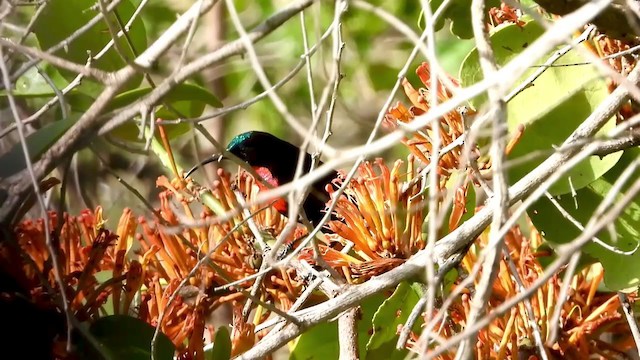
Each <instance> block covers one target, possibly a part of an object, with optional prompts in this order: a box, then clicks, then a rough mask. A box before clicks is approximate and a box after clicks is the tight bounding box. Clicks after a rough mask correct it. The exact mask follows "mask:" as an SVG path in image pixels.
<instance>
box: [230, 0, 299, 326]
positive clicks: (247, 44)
mask: <svg viewBox="0 0 640 360" xmlns="http://www.w3.org/2000/svg"><path fill="white" fill-rule="evenodd" d="M226 6H227V10H228V11H229V15H230V17H231V22H232V23H233V25H234V27H235V28H236V31H237V32H238V34H239V35H240V40H241V42H242V44H243V46H244V48H245V51H246V53H247V55H248V57H249V61H250V62H251V66H252V68H253V70H254V72H255V73H256V75H257V76H258V79H259V80H260V83H261V84H262V86H263V87H264V88H265V89H270V88H273V86H272V85H271V83H270V81H269V79H268V78H267V76H266V74H265V72H264V69H263V67H262V65H261V64H260V60H259V59H258V56H257V54H256V51H255V48H254V47H253V43H252V41H251V39H250V38H249V36H248V34H247V32H246V30H245V29H244V26H243V25H242V23H241V21H240V18H239V17H238V13H237V11H236V9H235V4H234V3H233V1H232V0H228V1H226ZM268 95H269V98H270V99H271V101H272V102H273V103H274V105H275V106H276V108H277V109H278V110H279V111H280V112H281V114H282V115H283V117H284V118H285V120H287V122H288V123H289V124H290V125H291V126H292V127H294V128H296V130H298V131H299V129H302V125H301V124H299V123H298V122H297V120H295V119H294V118H293V116H292V115H291V114H289V112H288V110H287V109H286V105H285V104H284V102H283V101H282V99H281V98H280V97H279V96H278V95H277V93H275V92H269V93H268ZM306 132H307V131H306V130H303V131H302V133H306ZM303 156H304V155H302V156H300V158H304V157H303ZM303 191H306V190H303ZM292 203H293V204H295V205H296V206H292V207H291V208H290V209H289V220H288V222H287V224H286V226H285V229H284V231H283V232H282V234H281V235H280V236H279V239H278V240H277V241H276V244H275V246H274V248H273V249H272V251H271V252H270V254H268V255H267V254H265V255H266V256H264V258H263V263H262V264H261V266H260V271H259V272H260V273H263V272H264V270H265V269H267V267H269V265H270V264H271V261H269V259H271V258H273V254H274V253H277V251H278V248H279V246H280V245H281V244H282V243H283V242H284V240H285V237H286V235H287V234H288V233H289V232H290V231H291V230H293V228H294V227H295V226H296V219H297V218H298V211H299V208H300V203H299V202H292ZM265 276H266V273H264V274H263V275H260V276H259V277H257V278H256V281H255V282H254V284H253V286H252V289H251V294H252V295H254V296H255V294H256V293H257V291H258V289H259V286H260V285H261V284H262V280H263V279H264V277H265ZM250 310H251V300H250V299H247V302H246V303H245V306H244V308H243V311H242V313H243V317H245V318H246V317H247V316H248V315H249V311H250Z"/></svg>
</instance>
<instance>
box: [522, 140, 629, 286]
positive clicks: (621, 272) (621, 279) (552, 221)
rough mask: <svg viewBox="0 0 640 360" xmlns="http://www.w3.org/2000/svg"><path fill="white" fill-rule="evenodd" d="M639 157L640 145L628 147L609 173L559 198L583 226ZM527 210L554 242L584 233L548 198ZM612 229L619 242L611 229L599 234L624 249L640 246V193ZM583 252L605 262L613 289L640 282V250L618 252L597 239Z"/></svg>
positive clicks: (543, 233)
mask: <svg viewBox="0 0 640 360" xmlns="http://www.w3.org/2000/svg"><path fill="white" fill-rule="evenodd" d="M638 156H640V150H639V149H638V148H634V149H629V150H626V151H625V152H624V154H623V155H622V157H621V158H620V161H618V163H617V164H616V165H615V166H614V167H613V168H612V169H611V170H609V172H607V173H606V174H604V176H602V177H601V178H599V179H597V180H596V181H594V182H592V183H591V184H589V185H588V186H586V187H584V188H582V189H580V190H578V191H577V194H576V197H575V198H573V197H571V196H570V195H564V196H561V197H556V200H557V201H558V203H560V205H561V206H562V207H563V208H564V209H565V210H566V211H567V212H568V213H569V214H571V216H572V217H573V218H574V219H576V220H577V221H578V222H580V223H581V224H582V225H583V226H584V225H586V224H587V222H588V221H589V219H591V217H592V216H593V214H594V212H595V210H596V208H597V207H598V205H599V204H600V203H601V202H602V200H603V199H604V197H605V196H607V195H608V194H609V192H610V190H611V187H612V186H613V184H614V183H615V181H616V180H617V179H618V178H619V177H620V174H622V172H623V171H624V169H625V168H627V167H628V166H629V164H630V163H631V162H632V161H633V160H635V159H637V158H638ZM638 175H639V174H638V171H636V173H635V174H634V175H632V176H631V179H630V180H629V181H627V184H626V185H625V186H624V187H623V189H622V192H621V194H624V193H625V192H626V190H627V189H628V188H629V186H630V184H631V183H633V181H635V180H636V179H637V178H638ZM621 194H618V195H616V197H615V200H614V201H613V203H614V204H615V203H616V202H618V201H620V199H621V198H622V196H623V195H621ZM576 204H577V207H576ZM527 212H528V214H529V217H530V218H531V220H532V221H533V224H534V225H535V226H536V228H537V229H538V230H539V231H540V232H541V234H542V236H543V237H544V238H545V240H547V241H548V242H550V243H551V244H553V245H558V244H564V243H568V242H570V241H572V240H573V239H575V238H576V237H578V236H579V235H580V234H581V233H582V231H581V230H579V229H578V228H577V227H576V226H575V225H574V224H572V223H571V222H569V220H567V219H566V218H565V217H564V216H563V215H562V213H561V212H560V211H559V210H557V208H556V207H555V206H554V205H553V203H551V201H550V200H549V199H547V198H546V197H543V198H541V199H539V200H538V201H537V202H536V203H534V204H533V205H532V206H531V207H530V208H529V209H528V210H527ZM612 229H614V230H615V231H614V232H615V234H616V238H617V239H616V240H615V241H614V239H613V238H612V236H611V233H610V231H609V229H607V228H604V229H602V230H601V231H600V232H599V233H598V234H596V236H597V237H598V238H599V239H600V240H602V241H604V242H606V243H607V244H609V245H611V246H612V247H614V248H616V249H619V250H622V251H631V250H633V249H635V248H636V247H637V246H638V241H639V239H640V196H636V197H635V198H634V199H633V201H632V202H631V203H630V204H629V205H628V206H627V208H626V209H625V210H624V212H623V213H621V214H620V216H618V217H617V218H616V220H615V222H614V223H613V224H612ZM582 251H583V252H584V253H585V254H587V255H589V256H592V257H593V258H595V259H597V260H598V261H600V263H602V266H603V267H604V282H605V285H606V286H607V287H608V288H609V289H612V290H621V289H627V288H629V287H632V286H637V285H640V267H638V266H637V264H638V263H640V251H636V252H635V253H634V254H633V255H623V254H617V253H614V252H612V251H610V250H608V249H605V248H604V247H602V246H600V245H598V244H596V243H594V242H589V243H588V244H586V245H585V246H584V247H583V248H582Z"/></svg>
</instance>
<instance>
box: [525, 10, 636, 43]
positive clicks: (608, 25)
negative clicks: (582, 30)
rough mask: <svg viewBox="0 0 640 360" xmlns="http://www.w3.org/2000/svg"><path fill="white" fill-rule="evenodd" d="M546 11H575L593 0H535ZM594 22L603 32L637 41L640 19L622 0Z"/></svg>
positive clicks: (563, 13)
mask: <svg viewBox="0 0 640 360" xmlns="http://www.w3.org/2000/svg"><path fill="white" fill-rule="evenodd" d="M534 1H535V2H536V3H538V5H540V6H541V7H542V8H543V9H545V10H546V11H548V12H550V13H553V14H556V15H566V14H569V13H571V12H574V11H575V10H577V9H578V8H580V7H582V6H583V5H585V4H586V3H588V2H590V1H591V0H562V1H559V0H534ZM592 22H593V24H594V25H595V26H596V27H598V30H600V31H601V32H603V33H605V34H607V35H609V36H611V37H614V38H617V39H621V40H634V41H637V39H638V36H640V34H639V33H638V29H640V19H638V16H637V15H636V14H635V12H634V11H631V9H629V7H628V6H627V5H626V4H625V3H624V1H621V2H620V3H613V4H611V5H610V6H609V7H608V8H607V9H605V10H604V11H603V12H602V13H600V15H598V16H597V17H596V18H595V19H593V21H592Z"/></svg>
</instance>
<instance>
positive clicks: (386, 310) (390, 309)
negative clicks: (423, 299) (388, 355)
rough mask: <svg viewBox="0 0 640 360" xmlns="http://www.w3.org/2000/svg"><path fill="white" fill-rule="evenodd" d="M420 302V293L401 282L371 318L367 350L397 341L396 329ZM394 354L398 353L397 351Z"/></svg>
mask: <svg viewBox="0 0 640 360" xmlns="http://www.w3.org/2000/svg"><path fill="white" fill-rule="evenodd" d="M419 300H420V293H419V292H418V291H417V290H416V289H415V288H414V287H413V286H412V284H409V283H408V282H404V281H403V282H401V283H400V284H399V285H398V287H396V290H395V291H394V292H393V295H391V296H390V297H389V298H388V299H386V300H385V301H384V302H383V303H382V305H381V306H380V308H378V311H376V313H375V315H374V316H373V335H372V336H371V338H370V339H369V342H368V343H367V350H368V351H369V352H371V351H372V350H375V349H378V348H380V347H383V346H384V345H385V344H386V343H389V342H392V343H393V344H394V346H395V343H396V341H397V340H398V335H397V331H398V328H399V327H400V326H401V325H403V324H405V323H406V322H407V319H408V318H409V314H410V313H411V310H413V307H414V306H415V305H416V304H417V303H418V301H419ZM420 324H421V321H416V323H415V324H414V326H413V330H414V331H417V330H419V329H420ZM396 352H400V351H397V350H396Z"/></svg>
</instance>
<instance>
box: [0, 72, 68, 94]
mask: <svg viewBox="0 0 640 360" xmlns="http://www.w3.org/2000/svg"><path fill="white" fill-rule="evenodd" d="M39 67H40V71H38V68H36V67H35V66H34V67H32V68H30V69H29V70H27V71H26V72H25V73H24V74H22V76H20V77H19V78H18V80H16V87H15V89H13V91H12V95H13V96H16V97H25V98H32V97H49V96H54V95H55V94H56V93H55V91H53V89H52V88H51V85H50V84H49V83H48V82H47V80H45V77H44V76H48V77H49V79H50V80H51V81H52V82H53V84H54V85H55V87H56V88H57V89H60V90H61V89H63V88H64V87H65V86H67V85H68V84H69V83H68V82H67V80H65V79H64V77H62V75H60V73H59V72H58V71H57V70H56V69H55V68H54V67H52V66H50V65H48V64H44V65H39ZM41 72H42V73H44V76H43V75H42V74H41ZM0 96H3V97H4V96H7V91H6V90H2V91H0Z"/></svg>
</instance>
